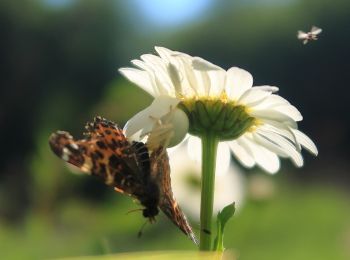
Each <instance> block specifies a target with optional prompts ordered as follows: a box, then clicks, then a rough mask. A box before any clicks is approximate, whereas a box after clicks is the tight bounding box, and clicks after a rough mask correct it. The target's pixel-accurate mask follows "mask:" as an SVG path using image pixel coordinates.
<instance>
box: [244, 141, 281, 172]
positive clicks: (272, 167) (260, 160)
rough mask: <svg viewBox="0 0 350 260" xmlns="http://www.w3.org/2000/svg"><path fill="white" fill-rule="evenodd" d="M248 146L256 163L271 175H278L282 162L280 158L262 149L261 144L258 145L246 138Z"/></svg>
mask: <svg viewBox="0 0 350 260" xmlns="http://www.w3.org/2000/svg"><path fill="white" fill-rule="evenodd" d="M245 142H246V144H247V145H248V146H249V148H250V150H251V152H252V154H253V156H254V159H255V161H256V163H257V164H258V165H259V166H260V167H261V168H263V169H264V170H265V171H267V172H269V173H276V172H277V171H278V170H279V168H280V160H279V158H278V156H277V155H276V154H275V153H273V152H271V151H269V150H267V149H266V148H264V147H262V146H261V145H260V144H256V143H255V142H254V141H253V140H252V139H250V138H246V139H245Z"/></svg>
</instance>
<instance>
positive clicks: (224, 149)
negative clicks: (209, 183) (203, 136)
mask: <svg viewBox="0 0 350 260" xmlns="http://www.w3.org/2000/svg"><path fill="white" fill-rule="evenodd" d="M230 161H231V153H230V148H229V146H228V145H227V144H226V143H225V142H220V143H219V145H218V151H217V156H216V170H215V175H217V176H220V175H224V174H226V173H227V171H228V168H229V166H230Z"/></svg>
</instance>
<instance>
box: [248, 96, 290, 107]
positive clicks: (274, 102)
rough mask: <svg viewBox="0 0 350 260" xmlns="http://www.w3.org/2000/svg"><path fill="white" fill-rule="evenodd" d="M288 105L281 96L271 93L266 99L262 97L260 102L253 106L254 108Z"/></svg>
mask: <svg viewBox="0 0 350 260" xmlns="http://www.w3.org/2000/svg"><path fill="white" fill-rule="evenodd" d="M283 105H289V102H288V101H287V100H286V99H284V98H283V97H281V96H278V95H275V94H272V95H270V96H269V97H268V98H267V99H264V100H263V101H262V102H261V103H258V104H256V105H255V106H254V109H257V110H258V109H266V108H271V107H275V106H283Z"/></svg>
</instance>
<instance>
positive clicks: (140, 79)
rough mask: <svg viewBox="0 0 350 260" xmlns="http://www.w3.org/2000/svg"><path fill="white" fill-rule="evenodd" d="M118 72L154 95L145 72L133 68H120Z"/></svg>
mask: <svg viewBox="0 0 350 260" xmlns="http://www.w3.org/2000/svg"><path fill="white" fill-rule="evenodd" d="M119 72H120V73H121V74H123V75H124V76H125V77H126V78H127V79H128V80H130V81H131V82H133V83H134V84H136V85H137V86H139V87H140V88H142V89H143V90H144V91H146V92H147V93H149V94H150V95H152V96H154V95H155V91H154V88H153V85H152V83H151V80H150V77H149V75H148V73H147V72H145V71H142V70H138V69H134V68H120V69H119Z"/></svg>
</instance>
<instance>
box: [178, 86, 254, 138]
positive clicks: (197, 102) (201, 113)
mask: <svg viewBox="0 0 350 260" xmlns="http://www.w3.org/2000/svg"><path fill="white" fill-rule="evenodd" d="M179 108H181V109H182V110H183V111H184V112H185V113H186V114H187V116H188V119H189V122H190V126H189V133H190V134H192V135H196V136H199V137H201V136H203V135H206V134H208V133H212V134H214V135H216V136H217V138H218V139H219V140H220V141H225V140H233V139H236V138H238V137H239V136H241V135H242V134H244V133H245V132H246V131H254V128H256V126H257V125H258V124H259V122H258V120H257V119H256V118H255V117H252V116H250V114H249V113H248V108H247V107H245V106H243V105H238V104H236V102H234V101H231V100H229V99H228V98H227V95H226V94H225V93H223V94H222V95H221V96H220V97H193V98H183V99H182V101H181V102H180V104H179Z"/></svg>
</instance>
